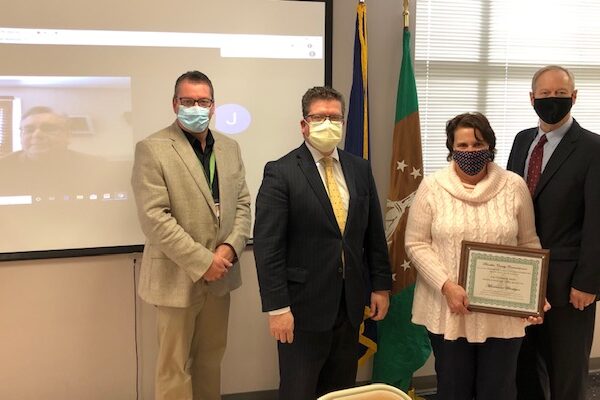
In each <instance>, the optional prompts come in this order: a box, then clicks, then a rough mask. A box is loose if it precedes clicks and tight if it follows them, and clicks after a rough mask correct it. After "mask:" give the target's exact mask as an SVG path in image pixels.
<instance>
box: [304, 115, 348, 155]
mask: <svg viewBox="0 0 600 400" xmlns="http://www.w3.org/2000/svg"><path fill="white" fill-rule="evenodd" d="M308 125H309V127H310V129H309V132H310V133H309V135H308V141H309V142H310V144H311V145H312V146H313V147H314V148H315V149H317V150H319V151H320V152H321V153H325V154H327V153H331V152H332V151H333V149H335V147H336V146H337V145H338V143H340V141H341V140H342V123H341V122H331V121H329V119H326V120H325V121H323V122H309V123H308Z"/></svg>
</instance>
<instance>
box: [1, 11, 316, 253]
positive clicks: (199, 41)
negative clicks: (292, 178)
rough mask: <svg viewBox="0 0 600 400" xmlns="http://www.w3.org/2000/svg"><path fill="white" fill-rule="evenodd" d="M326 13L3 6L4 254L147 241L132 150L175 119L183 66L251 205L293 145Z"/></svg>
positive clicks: (313, 74)
mask: <svg viewBox="0 0 600 400" xmlns="http://www.w3.org/2000/svg"><path fill="white" fill-rule="evenodd" d="M325 13H326V4H325V3H324V2H311V1H265V0H237V1H223V0H219V1H180V0H174V1H169V2H158V1H142V0H129V1H116V0H107V1H102V2H86V1H80V0H59V1H57V2H54V3H52V4H48V3H47V2H39V1H37V0H20V1H18V2H8V3H6V4H5V5H4V7H3V11H2V13H0V54H2V63H0V253H1V255H0V258H2V259H7V258H9V259H10V258H11V257H14V256H15V255H18V254H28V253H37V252H42V253H43V254H51V253H52V252H53V251H64V250H65V249H66V250H68V251H69V253H68V256H71V255H77V250H79V249H81V250H83V249H88V250H89V249H109V250H108V251H107V252H111V251H110V249H113V251H112V252H120V250H116V251H115V250H114V249H128V248H130V246H139V245H141V244H143V242H144V237H143V234H142V233H141V230H140V228H139V224H138V221H137V217H136V212H135V205H134V201H133V195H132V192H131V187H130V182H129V180H130V173H131V166H132V161H133V150H134V146H135V143H136V142H137V141H139V140H141V139H143V138H144V137H146V136H148V135H149V134H151V133H153V132H155V131H157V130H159V129H161V128H163V127H165V126H167V125H169V124H171V123H172V122H173V121H174V119H175V114H174V113H173V110H172V107H171V99H172V96H173V84H174V82H175V79H176V78H177V77H178V76H179V75H180V74H182V73H183V72H185V71H188V70H196V69H197V70H200V71H202V72H204V73H206V74H207V75H208V76H209V77H210V78H211V80H212V81H213V85H214V87H215V101H216V106H217V109H216V117H215V118H213V120H212V121H211V128H212V129H217V130H218V131H221V132H223V133H226V134H228V135H230V136H231V137H232V138H234V139H235V140H237V141H238V142H239V143H240V145H241V148H242V155H243V158H244V163H245V167H246V170H247V182H248V186H249V188H250V191H251V193H252V199H253V201H254V198H255V196H256V192H257V190H258V187H259V185H260V181H261V177H262V171H263V168H264V165H265V163H266V162H267V161H269V160H273V159H276V158H278V157H280V156H281V155H283V154H285V153H287V152H288V151H290V150H291V149H292V148H295V147H297V146H298V145H299V144H300V143H301V141H302V137H301V134H300V130H299V121H300V119H301V109H300V98H301V96H302V94H303V93H304V92H305V91H306V89H307V88H309V87H312V86H315V85H322V84H324V82H325V48H324V47H325V42H326V41H325V19H326V16H325ZM73 251H75V253H73ZM17 258H18V257H17Z"/></svg>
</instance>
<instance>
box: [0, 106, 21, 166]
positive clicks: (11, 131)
mask: <svg viewBox="0 0 600 400" xmlns="http://www.w3.org/2000/svg"><path fill="white" fill-rule="evenodd" d="M20 113H21V102H20V100H19V99H16V98H14V97H12V96H0V157H2V156H3V155H6V154H8V153H10V152H12V151H13V138H14V136H15V135H17V134H18V132H15V131H16V130H17V128H18V121H19V117H20Z"/></svg>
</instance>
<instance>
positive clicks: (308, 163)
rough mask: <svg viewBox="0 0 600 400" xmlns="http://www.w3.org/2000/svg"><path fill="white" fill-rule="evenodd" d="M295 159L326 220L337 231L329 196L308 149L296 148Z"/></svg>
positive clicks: (303, 146) (304, 145)
mask: <svg viewBox="0 0 600 400" xmlns="http://www.w3.org/2000/svg"><path fill="white" fill-rule="evenodd" d="M296 157H297V158H298V166H299V167H300V170H301V171H302V173H303V174H304V176H305V177H306V180H307V181H308V184H309V186H310V187H311V189H312V191H313V193H314V194H315V196H316V197H317V199H318V200H319V202H320V203H321V205H322V206H323V210H325V214H327V218H328V219H329V221H330V222H331V223H332V224H333V225H334V226H335V227H336V229H338V230H339V229H340V228H339V226H338V224H337V221H336V219H335V214H334V213H333V207H331V201H330V200H329V196H328V195H327V191H326V190H325V185H324V184H323V180H322V179H321V175H319V171H318V170H317V165H316V164H315V161H314V159H313V156H312V154H310V151H309V150H308V147H306V144H305V143H303V144H302V146H300V147H299V148H298V152H297V155H296Z"/></svg>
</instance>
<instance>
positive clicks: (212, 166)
mask: <svg viewBox="0 0 600 400" xmlns="http://www.w3.org/2000/svg"><path fill="white" fill-rule="evenodd" d="M215 168H216V161H215V150H214V149H213V150H212V151H211V152H210V158H209V160H208V171H209V178H208V180H209V182H210V190H212V187H213V182H214V181H215Z"/></svg>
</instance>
